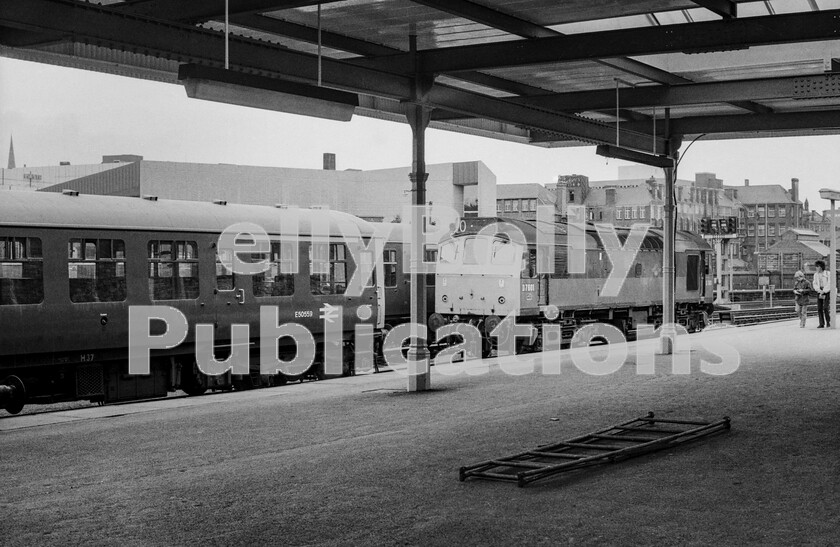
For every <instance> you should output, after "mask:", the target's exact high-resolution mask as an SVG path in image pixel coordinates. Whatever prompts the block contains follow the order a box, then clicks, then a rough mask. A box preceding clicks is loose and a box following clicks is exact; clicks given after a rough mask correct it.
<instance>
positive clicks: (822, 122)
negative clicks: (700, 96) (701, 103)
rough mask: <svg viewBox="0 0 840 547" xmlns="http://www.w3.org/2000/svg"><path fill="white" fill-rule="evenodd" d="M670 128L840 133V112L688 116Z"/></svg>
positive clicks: (679, 131) (630, 125) (681, 131)
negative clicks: (834, 131)
mask: <svg viewBox="0 0 840 547" xmlns="http://www.w3.org/2000/svg"><path fill="white" fill-rule="evenodd" d="M621 125H622V127H624V128H626V129H633V130H635V131H650V130H651V127H650V124H649V123H648V124H643V123H642V124H640V123H637V122H627V123H624V124H621ZM657 128H658V130H659V131H661V130H663V129H664V124H663V122H662V121H661V120H660V121H658V122H657ZM670 128H671V131H672V133H673V134H675V135H697V134H701V133H706V134H720V133H751V132H758V131H797V130H811V129H814V130H819V129H840V110H813V111H810V112H786V113H783V114H742V115H726V116H724V115H721V116H687V117H684V118H671V121H670Z"/></svg>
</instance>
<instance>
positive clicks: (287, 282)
mask: <svg viewBox="0 0 840 547" xmlns="http://www.w3.org/2000/svg"><path fill="white" fill-rule="evenodd" d="M253 258H254V259H260V260H262V259H265V258H268V259H269V269H268V270H267V271H265V272H262V273H259V274H256V275H254V277H253V280H254V296H256V297H265V296H290V295H292V294H294V292H295V274H294V256H293V249H292V243H288V242H287V243H281V242H279V241H272V242H271V255H270V256H269V257H265V256H263V255H254V256H253Z"/></svg>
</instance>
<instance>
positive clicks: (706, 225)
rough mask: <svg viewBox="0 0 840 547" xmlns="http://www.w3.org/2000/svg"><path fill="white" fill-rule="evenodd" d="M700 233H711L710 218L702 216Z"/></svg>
mask: <svg viewBox="0 0 840 547" xmlns="http://www.w3.org/2000/svg"><path fill="white" fill-rule="evenodd" d="M700 233H701V234H708V233H709V219H708V218H705V217H704V218H701V219H700Z"/></svg>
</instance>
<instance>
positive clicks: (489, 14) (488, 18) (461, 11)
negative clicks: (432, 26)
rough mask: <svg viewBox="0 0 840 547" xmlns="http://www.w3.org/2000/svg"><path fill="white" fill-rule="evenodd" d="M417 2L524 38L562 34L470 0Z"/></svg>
mask: <svg viewBox="0 0 840 547" xmlns="http://www.w3.org/2000/svg"><path fill="white" fill-rule="evenodd" d="M411 1H412V2H413V3H415V4H422V5H424V6H427V7H430V8H434V9H436V10H438V11H442V12H445V13H449V14H450V15H455V16H457V17H463V18H464V19H469V20H470V21H475V22H476V23H481V24H482V25H486V26H488V27H491V28H495V29H499V30H503V31H505V32H508V33H510V34H515V35H517V36H521V37H523V38H549V37H551V36H557V35H558V34H560V33H559V32H557V31H554V30H551V29H549V28H546V27H544V26H542V25H538V24H536V23H532V22H531V21H527V20H525V19H520V18H519V17H515V16H513V15H508V14H506V13H503V12H501V11H498V10H495V9H492V8H488V7H487V6H483V5H481V4H476V3H475V2H470V1H468V0H411Z"/></svg>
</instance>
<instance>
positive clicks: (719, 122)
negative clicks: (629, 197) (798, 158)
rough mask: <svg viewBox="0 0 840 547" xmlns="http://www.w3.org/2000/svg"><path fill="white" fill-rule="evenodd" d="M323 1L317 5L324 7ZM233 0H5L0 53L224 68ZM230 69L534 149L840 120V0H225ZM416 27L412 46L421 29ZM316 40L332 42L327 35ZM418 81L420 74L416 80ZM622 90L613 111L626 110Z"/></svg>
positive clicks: (818, 130) (645, 145)
mask: <svg viewBox="0 0 840 547" xmlns="http://www.w3.org/2000/svg"><path fill="white" fill-rule="evenodd" d="M319 5H320V7H319ZM224 6H225V3H224V2H222V1H221V0H217V1H204V0H183V1H180V2H173V1H167V0H99V1H98V2H90V3H88V2H83V1H81V0H4V1H3V2H2V3H0V55H4V56H8V57H16V58H22V59H29V60H34V61H38V62H45V63H53V64H60V65H68V66H74V67H79V68H85V69H91V70H98V71H104V72H115V73H119V74H124V75H129V76H135V77H140V78H150V79H155V80H161V81H166V82H171V83H177V82H178V79H177V73H178V67H179V65H180V64H182V63H194V64H199V65H209V66H214V67H220V66H222V65H223V59H224V51H225V46H224V42H225V38H224V32H223V30H224V19H225V11H224ZM229 6H230V7H229V18H230V31H231V35H230V40H229V45H230V69H231V70H232V71H234V72H242V73H248V74H257V75H263V76H268V77H271V78H276V79H285V80H292V81H295V82H302V83H306V84H310V85H314V84H315V83H316V79H317V73H318V70H317V67H318V59H317V52H318V50H319V49H320V50H321V54H322V59H321V63H322V65H321V66H322V68H323V85H324V86H325V87H330V88H335V89H340V90H345V91H350V92H352V93H356V94H358V95H359V99H360V105H359V106H358V107H357V108H356V113H357V114H361V115H368V116H374V117H379V118H386V119H393V120H398V121H404V115H403V108H404V107H403V104H404V103H405V102H409V103H411V102H414V103H417V102H419V103H423V104H425V105H427V106H429V107H430V108H433V113H432V117H433V121H432V127H437V128H443V129H450V130H455V131H461V132H466V133H473V134H479V135H486V136H491V137H495V138H502V139H508V140H514V141H518V142H524V143H531V144H537V145H541V146H566V145H574V144H581V143H609V144H615V140H616V122H618V124H619V142H620V144H621V145H622V146H626V147H630V148H635V149H638V150H643V151H655V152H657V153H662V152H664V151H665V150H666V144H665V141H664V139H663V136H664V135H665V129H666V125H665V122H664V109H665V108H666V107H667V108H670V116H671V121H670V124H669V125H668V130H669V136H670V137H672V138H673V139H674V140H673V142H674V143H678V142H679V140H680V138H685V139H688V138H693V137H695V136H698V135H706V138H732V137H752V136H775V135H790V134H800V135H802V134H805V135H810V134H825V133H830V134H836V133H838V132H840V73H838V71H840V63H838V61H837V59H838V58H840V41H838V40H837V37H838V36H840V0H763V1H747V0H634V1H626V2H616V1H614V0H566V1H564V2H554V1H549V0H518V1H516V2H506V1H502V0H344V1H335V0H321V1H320V2H316V1H311V0H229ZM412 33H414V34H415V35H416V36H417V40H416V42H417V48H418V51H417V52H416V54H412V53H410V52H409V35H410V34H412ZM319 40H320V48H319ZM416 82H419V85H415V83H416ZM616 98H618V106H616Z"/></svg>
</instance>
